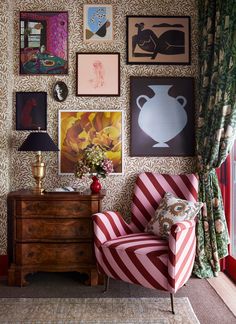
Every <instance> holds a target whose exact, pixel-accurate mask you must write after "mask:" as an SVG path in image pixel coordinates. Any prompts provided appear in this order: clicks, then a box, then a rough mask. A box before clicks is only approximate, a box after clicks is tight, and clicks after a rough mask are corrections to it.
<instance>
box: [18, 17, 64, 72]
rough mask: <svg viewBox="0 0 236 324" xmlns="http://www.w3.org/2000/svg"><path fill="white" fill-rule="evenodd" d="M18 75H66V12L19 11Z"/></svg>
mask: <svg viewBox="0 0 236 324" xmlns="http://www.w3.org/2000/svg"><path fill="white" fill-rule="evenodd" d="M19 37H20V38H19V42H20V60H19V61H20V74H28V75H37V74H47V75H55V74H68V12H67V11H21V12H20V35H19Z"/></svg>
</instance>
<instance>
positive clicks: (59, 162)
mask: <svg viewBox="0 0 236 324" xmlns="http://www.w3.org/2000/svg"><path fill="white" fill-rule="evenodd" d="M109 111H110V112H120V113H121V150H122V151H121V155H122V156H121V163H122V171H121V172H117V173H114V172H113V173H110V174H109V176H110V175H115V176H117V175H123V174H124V115H123V111H122V110H121V109H94V110H84V109H83V110H81V109H61V110H59V111H58V147H59V151H58V174H59V175H73V174H74V173H65V172H61V151H60V147H61V136H60V130H61V113H62V112H91V113H93V112H109Z"/></svg>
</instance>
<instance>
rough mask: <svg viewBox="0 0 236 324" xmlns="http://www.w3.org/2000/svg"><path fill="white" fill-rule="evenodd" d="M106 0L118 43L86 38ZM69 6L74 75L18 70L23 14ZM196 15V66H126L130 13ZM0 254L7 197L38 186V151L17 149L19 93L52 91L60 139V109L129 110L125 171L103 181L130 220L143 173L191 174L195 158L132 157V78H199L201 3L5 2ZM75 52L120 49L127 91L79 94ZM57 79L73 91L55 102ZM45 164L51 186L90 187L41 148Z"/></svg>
mask: <svg viewBox="0 0 236 324" xmlns="http://www.w3.org/2000/svg"><path fill="white" fill-rule="evenodd" d="M91 3H96V4H97V3H100V4H102V3H104V4H108V3H109V4H112V5H113V18H114V40H113V41H112V42H104V43H101V42H100V43H84V42H83V30H82V26H83V4H91ZM20 11H68V15H69V73H68V75H64V76H59V75H53V76H49V75H34V76H28V75H19V32H20V31H19V12H20ZM127 15H158V16H190V17H191V52H192V59H191V65H183V66H179V65H127V64H126V16H127ZM0 26H1V28H0V44H1V51H0V62H1V63H0V64H1V69H0V77H1V83H0V134H1V141H0V190H1V197H0V207H1V208H0V255H1V254H6V251H7V213H6V195H7V193H8V192H9V191H12V190H16V189H20V188H27V187H31V186H33V185H34V180H33V178H32V175H31V168H30V163H31V161H32V160H33V159H34V154H33V153H32V154H31V153H30V152H18V147H19V146H20V145H21V143H22V142H23V140H24V139H25V138H26V137H27V135H28V132H27V131H16V130H15V119H16V114H15V111H16V109H15V92H18V91H46V92H47V93H48V99H47V101H48V106H47V131H48V133H49V135H50V136H51V137H52V138H53V139H54V141H55V142H57V140H58V111H59V110H61V109H65V110H66V109H68V110H93V109H99V110H106V109H114V110H116V109H117V110H122V111H123V117H124V118H123V161H124V173H123V175H116V176H115V175H110V176H108V177H107V178H106V179H104V180H102V186H103V187H104V188H106V189H107V196H106V197H105V199H104V201H103V208H104V209H107V210H108V209H113V210H119V211H120V212H121V213H122V215H123V216H124V218H125V219H126V220H128V219H129V217H130V208H129V206H130V201H131V196H132V188H133V185H134V181H135V177H136V175H137V173H140V172H141V171H155V172H162V173H183V172H192V171H194V169H195V159H194V158H193V157H130V154H129V142H130V110H129V109H130V108H129V100H130V98H129V82H130V76H189V77H196V76H197V67H198V62H197V4H196V1H195V0H143V1H138V0H129V1H127V0H109V1H104V0H101V1H90V0H88V1H82V0H66V1H65V0H47V1H43V0H34V1H31V0H1V6H0ZM76 52H120V55H121V95H120V96H119V97H76V96H75V92H76V89H75V84H76V78H75V74H76V66H75V56H76ZM56 81H63V82H65V83H66V84H67V86H68V89H69V94H68V97H67V99H66V100H65V101H63V102H58V101H55V99H54V98H53V95H52V89H53V86H54V84H55V82H56ZM43 159H44V161H45V162H46V164H47V171H46V177H45V179H44V181H43V186H44V187H45V188H46V189H49V188H52V187H60V186H68V185H70V186H73V187H78V186H85V187H88V185H89V183H90V181H91V180H90V179H88V178H86V179H85V180H79V179H76V178H75V177H74V176H73V175H70V176H68V175H67V176H66V175H59V174H58V157H57V154H56V153H55V152H50V153H48V152H47V153H43Z"/></svg>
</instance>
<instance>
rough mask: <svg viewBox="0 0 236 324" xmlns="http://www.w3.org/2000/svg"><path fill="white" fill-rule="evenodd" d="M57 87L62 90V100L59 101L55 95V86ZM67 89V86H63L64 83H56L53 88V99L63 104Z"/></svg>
mask: <svg viewBox="0 0 236 324" xmlns="http://www.w3.org/2000/svg"><path fill="white" fill-rule="evenodd" d="M57 85H58V86H59V87H60V88H61V90H62V97H63V98H62V100H60V99H59V97H58V95H57V91H56V86H57ZM68 92H69V90H68V87H67V85H66V84H65V82H63V81H57V82H56V83H55V84H54V86H53V98H54V99H55V100H56V101H58V102H63V101H65V100H66V98H67V96H68Z"/></svg>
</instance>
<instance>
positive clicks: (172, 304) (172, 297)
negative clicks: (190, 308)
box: [170, 294, 175, 314]
mask: <svg viewBox="0 0 236 324" xmlns="http://www.w3.org/2000/svg"><path fill="white" fill-rule="evenodd" d="M170 299H171V311H172V314H175V310H174V294H170Z"/></svg>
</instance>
